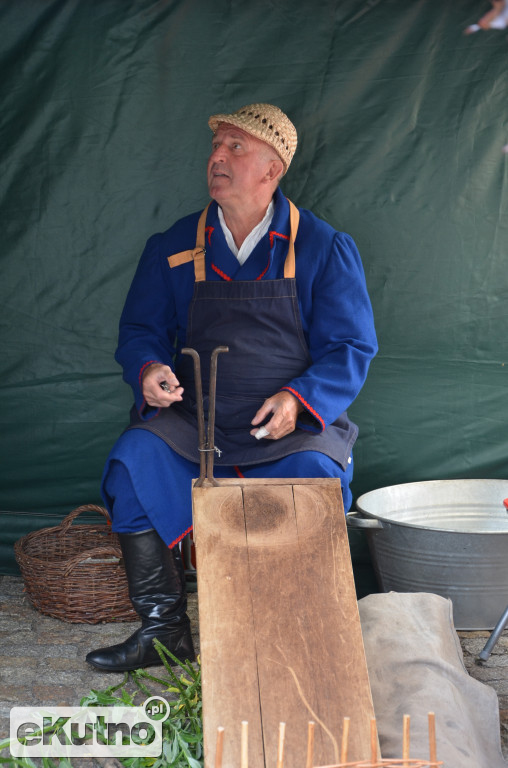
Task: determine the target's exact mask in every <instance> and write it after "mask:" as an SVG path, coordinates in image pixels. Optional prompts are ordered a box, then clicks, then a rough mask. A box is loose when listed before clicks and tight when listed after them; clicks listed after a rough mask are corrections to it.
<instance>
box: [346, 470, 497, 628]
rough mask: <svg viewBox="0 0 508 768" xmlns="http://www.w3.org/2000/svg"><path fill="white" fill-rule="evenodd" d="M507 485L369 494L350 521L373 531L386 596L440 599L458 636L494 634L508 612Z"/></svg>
mask: <svg viewBox="0 0 508 768" xmlns="http://www.w3.org/2000/svg"><path fill="white" fill-rule="evenodd" d="M507 497H508V480H432V481H427V482H420V483H405V484H401V485H392V486H387V487H385V488H380V489H378V490H375V491H370V492H369V493H365V494H364V495H363V496H360V497H359V499H358V500H357V502H356V509H357V511H356V512H350V513H349V514H348V515H347V518H346V519H347V522H348V525H349V526H350V527H354V528H363V529H365V530H366V531H367V536H368V541H369V548H370V552H371V557H372V561H373V566H374V569H375V571H376V575H377V578H378V582H379V586H380V588H381V589H382V590H383V591H384V592H391V591H394V592H434V593H435V594H438V595H442V596H443V597H449V598H450V599H451V600H452V603H453V615H454V623H455V627H456V628H457V629H492V628H493V627H494V626H495V625H496V623H497V621H498V619H499V617H500V616H501V614H502V613H503V611H504V610H505V608H506V606H507V605H508V510H507V509H506V507H505V505H504V503H503V502H504V500H505V499H506V498H507Z"/></svg>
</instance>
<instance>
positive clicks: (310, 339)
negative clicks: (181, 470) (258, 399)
mask: <svg viewBox="0 0 508 768" xmlns="http://www.w3.org/2000/svg"><path fill="white" fill-rule="evenodd" d="M274 202H275V211H274V216H273V219H272V222H271V225H270V228H269V231H268V232H267V234H266V235H265V236H264V237H263V238H262V239H261V241H260V242H259V243H258V244H257V246H256V247H255V249H254V251H253V252H252V253H251V254H250V256H249V257H248V259H247V260H246V262H245V263H244V264H243V265H240V264H239V262H238V260H237V259H236V257H235V256H234V254H233V253H232V252H231V251H230V249H229V247H228V245H227V243H226V240H225V237H224V234H223V232H222V228H221V225H220V222H219V218H218V207H217V203H215V202H212V204H211V206H210V208H209V211H208V215H207V221H206V279H207V280H267V279H277V278H282V277H283V276H284V274H283V269H284V261H285V258H286V255H287V246H288V240H289V231H290V224H289V203H288V201H287V199H286V198H285V197H284V195H283V194H282V192H281V190H280V189H278V190H277V191H276V193H275V196H274ZM299 211H300V224H299V228H298V234H297V237H296V241H295V254H296V274H295V277H296V283H297V292H298V304H299V307H300V314H301V320H302V328H303V332H304V335H305V339H306V341H307V345H308V347H309V351H310V356H311V359H312V364H311V365H310V366H309V368H308V369H307V370H306V371H304V372H303V373H302V374H301V375H300V376H298V377H297V378H295V379H293V380H291V381H288V382H287V384H286V385H285V386H284V387H283V389H287V390H288V391H289V392H291V393H292V394H293V395H294V396H295V397H297V398H298V399H299V400H300V402H301V403H302V404H303V406H304V408H305V410H306V412H307V414H306V415H307V418H306V419H305V428H306V429H309V428H311V429H313V430H315V431H317V432H319V431H322V430H324V429H325V428H326V427H327V426H328V425H329V424H331V423H332V422H334V421H335V420H336V419H337V418H338V417H339V416H340V415H341V414H342V413H343V412H344V411H346V410H347V408H348V407H349V406H350V405H351V403H352V402H353V401H354V399H355V398H356V397H357V395H358V393H359V391H360V389H361V388H362V386H363V383H364V381H365V378H366V376H367V371H368V367H369V363H370V361H371V359H372V358H373V357H374V355H375V354H376V351H377V342H376V334H375V330H374V321H373V314H372V307H371V303H370V300H369V296H368V293H367V287H366V283H365V276H364V272H363V267H362V263H361V260H360V256H359V254H358V250H357V248H356V246H355V243H354V241H353V240H352V238H351V237H350V236H349V235H347V234H344V233H342V232H337V231H335V230H334V229H333V228H332V227H331V226H330V225H329V224H327V223H326V222H324V221H322V220H321V219H318V218H317V217H316V216H314V215H313V214H312V213H311V212H310V211H308V210H305V209H301V208H300V209H299ZM199 215H200V213H199V212H198V213H194V214H191V215H190V216H187V217H185V218H183V219H180V220H179V221H178V222H176V224H174V226H172V227H171V228H170V229H168V230H167V231H166V232H163V233H160V234H156V235H154V236H153V237H151V238H150V239H149V240H148V242H147V244H146V247H145V250H144V252H143V254H142V257H141V260H140V262H139V265H138V268H137V270H136V273H135V275H134V279H133V281H132V285H131V288H130V290H129V293H128V296H127V299H126V302H125V306H124V310H123V313H122V316H121V319H120V332H119V343H118V348H117V351H116V355H115V357H116V360H117V362H118V363H119V364H120V365H121V366H122V368H123V371H124V380H125V381H126V382H127V383H128V384H130V386H131V387H132V390H133V393H134V399H135V404H136V408H137V411H138V413H139V415H140V417H141V418H142V419H150V418H152V417H153V416H154V415H155V414H156V413H157V409H155V408H150V407H149V406H147V404H146V403H145V402H144V400H143V395H142V391H141V379H142V375H143V371H144V369H145V368H146V367H147V366H148V365H149V364H150V363H153V362H160V363H164V364H166V365H170V366H171V367H172V368H174V367H175V366H174V360H175V356H176V359H178V355H179V354H180V350H181V349H182V347H185V345H186V328H187V312H188V307H189V303H190V301H191V298H192V294H193V290H194V266H193V263H192V262H187V263H184V264H180V265H179V266H177V267H173V268H171V267H170V266H169V262H168V258H169V257H170V256H172V255H173V254H175V253H180V252H181V251H185V250H188V249H192V248H194V246H195V244H196V229H197V223H198V219H199ZM274 394H275V393H274Z"/></svg>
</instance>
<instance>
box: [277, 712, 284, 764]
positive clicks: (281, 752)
mask: <svg viewBox="0 0 508 768" xmlns="http://www.w3.org/2000/svg"><path fill="white" fill-rule="evenodd" d="M285 733H286V723H279V744H278V747H277V768H282V766H283V765H284V736H285Z"/></svg>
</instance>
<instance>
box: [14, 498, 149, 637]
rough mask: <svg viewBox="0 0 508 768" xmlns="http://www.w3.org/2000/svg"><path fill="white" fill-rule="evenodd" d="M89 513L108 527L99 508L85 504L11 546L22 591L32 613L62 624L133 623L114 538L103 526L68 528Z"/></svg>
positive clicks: (124, 576) (74, 526)
mask: <svg viewBox="0 0 508 768" xmlns="http://www.w3.org/2000/svg"><path fill="white" fill-rule="evenodd" d="M89 511H94V512H99V513H100V514H101V515H103V516H104V517H105V518H106V521H108V522H109V517H108V513H107V511H106V510H105V509H104V507H99V506H97V505H96V504H84V505H83V506H81V507H77V509H74V510H73V511H72V512H71V513H70V514H69V515H67V517H66V518H65V519H64V520H62V522H61V523H60V525H56V526H54V527H52V528H42V529H41V530H40V531H33V532H32V533H28V534H27V535H26V536H23V538H21V539H19V540H18V541H17V542H16V543H15V544H14V554H15V557H16V560H17V562H18V565H19V567H20V570H21V575H22V577H23V581H24V584H25V591H26V593H27V594H28V597H29V598H30V600H31V601H32V603H33V605H34V607H35V608H37V610H39V611H41V613H45V614H47V615H48V616H53V617H55V618H57V619H62V620H63V621H68V622H72V623H81V624H98V623H99V622H107V621H132V620H134V619H136V618H137V616H136V613H135V611H134V609H133V608H132V605H131V602H130V600H129V593H128V586H127V577H126V575H125V569H124V567H123V564H121V563H120V558H121V556H122V553H121V549H120V544H119V542H118V537H117V535H116V534H115V533H113V532H112V531H111V528H110V527H109V526H108V525H104V524H102V523H97V524H91V525H72V523H73V521H74V519H75V518H76V517H78V515H80V514H81V512H89Z"/></svg>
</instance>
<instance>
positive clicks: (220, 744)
mask: <svg viewBox="0 0 508 768" xmlns="http://www.w3.org/2000/svg"><path fill="white" fill-rule="evenodd" d="M223 749H224V728H222V726H219V727H218V728H217V741H216V743H215V768H222V752H223Z"/></svg>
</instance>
